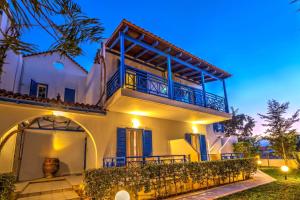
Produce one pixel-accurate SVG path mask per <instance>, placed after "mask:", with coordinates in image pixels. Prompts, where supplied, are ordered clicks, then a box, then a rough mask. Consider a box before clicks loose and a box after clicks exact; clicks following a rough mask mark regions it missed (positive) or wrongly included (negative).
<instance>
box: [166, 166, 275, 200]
mask: <svg viewBox="0 0 300 200" xmlns="http://www.w3.org/2000/svg"><path fill="white" fill-rule="evenodd" d="M275 180H276V179H274V178H272V177H271V176H269V175H267V174H265V173H263V172H262V171H260V170H258V172H257V173H256V174H255V175H254V177H253V179H250V180H246V181H243V182H237V183H232V184H228V185H224V186H220V187H216V188H211V189H208V190H204V191H199V192H194V193H190V194H185V195H181V196H176V197H173V198H170V200H171V199H172V200H175V199H176V200H192V199H193V200H196V199H197V200H212V199H217V198H220V197H224V196H228V195H230V194H234V193H237V192H241V191H243V190H248V189H250V188H254V187H257V186H260V185H264V184H267V183H271V182H273V181H275Z"/></svg>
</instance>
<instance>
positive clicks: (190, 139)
mask: <svg viewBox="0 0 300 200" xmlns="http://www.w3.org/2000/svg"><path fill="white" fill-rule="evenodd" d="M184 138H185V140H186V141H187V142H188V143H189V144H192V136H191V134H190V133H186V134H185V136H184Z"/></svg>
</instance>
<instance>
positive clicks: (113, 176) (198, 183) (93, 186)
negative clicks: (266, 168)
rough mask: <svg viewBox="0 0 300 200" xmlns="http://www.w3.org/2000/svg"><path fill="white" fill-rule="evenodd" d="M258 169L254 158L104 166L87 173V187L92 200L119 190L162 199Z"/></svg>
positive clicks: (133, 195) (245, 176)
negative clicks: (138, 165)
mask: <svg viewBox="0 0 300 200" xmlns="http://www.w3.org/2000/svg"><path fill="white" fill-rule="evenodd" d="M256 170H257V165H256V161H255V159H254V158H247V159H234V160H220V161H209V162H197V163H174V164H149V165H145V166H144V167H115V168H100V169H93V170H88V171H86V172H85V174H84V190H85V193H86V195H87V196H88V197H89V198H91V199H114V195H115V194H116V192H117V191H119V190H126V191H128V192H129V193H130V196H131V198H132V199H137V198H139V199H144V198H143V196H144V197H145V196H147V199H149V198H152V199H159V198H164V197H167V196H171V195H177V194H180V193H185V192H191V191H194V190H199V189H203V188H209V187H213V186H217V185H221V184H227V183H231V182H235V181H240V180H245V179H249V178H250V177H251V175H252V174H253V173H254V172H255V171H256ZM145 198H146V197H145Z"/></svg>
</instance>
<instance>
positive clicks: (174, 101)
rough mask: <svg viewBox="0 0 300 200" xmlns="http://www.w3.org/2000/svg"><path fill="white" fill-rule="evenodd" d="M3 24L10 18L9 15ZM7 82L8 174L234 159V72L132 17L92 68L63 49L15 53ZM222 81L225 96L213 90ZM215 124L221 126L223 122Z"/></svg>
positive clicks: (2, 144)
mask: <svg viewBox="0 0 300 200" xmlns="http://www.w3.org/2000/svg"><path fill="white" fill-rule="evenodd" d="M0 22H1V28H2V29H5V27H6V26H7V19H6V17H5V16H4V15H2V16H1V20H0ZM3 71H4V72H3V73H2V75H1V82H0V121H1V123H0V173H1V172H10V171H12V172H14V173H15V174H16V175H17V177H18V180H32V179H36V178H41V177H43V170H42V165H43V162H44V159H45V158H48V157H50V158H51V157H55V158H59V160H60V163H61V164H60V170H59V172H58V174H59V175H67V174H74V173H81V172H82V170H84V169H89V168H95V167H111V166H124V165H130V164H132V163H133V161H134V163H139V162H140V161H141V162H147V161H150V160H151V161H154V162H189V161H207V160H213V159H221V157H222V158H223V159H225V158H232V157H235V156H236V155H234V154H230V156H229V157H228V156H227V155H225V154H228V153H232V143H233V142H234V141H235V139H234V138H231V137H230V138H226V137H224V135H223V134H222V126H220V125H219V124H218V122H221V121H224V120H228V119H230V117H231V115H230V114H229V113H228V102H227V93H226V86H225V79H226V78H228V77H230V74H229V73H227V72H225V71H224V70H222V69H219V68H217V67H215V66H214V65H212V64H210V63H208V62H206V61H204V60H202V59H200V58H198V57H197V56H195V55H192V54H190V53H188V52H187V51H185V50H183V49H181V48H179V47H176V46H175V45H173V44H171V43H169V42H167V41H165V40H164V39H162V38H160V37H158V36H156V35H154V34H152V33H150V32H148V31H146V30H144V29H142V28H141V27H138V26H136V25H134V24H132V23H130V22H128V21H126V20H123V21H122V22H121V23H120V25H119V26H118V27H117V28H116V30H115V31H114V32H113V34H112V35H111V37H110V38H108V40H106V41H105V42H103V44H102V48H101V50H100V51H99V53H98V54H97V55H96V59H95V64H94V66H93V67H92V69H91V70H90V71H89V72H87V71H86V70H85V69H84V67H82V66H80V65H79V64H78V63H77V62H76V61H74V60H73V59H72V58H71V57H69V56H61V55H60V53H59V52H40V53H35V54H31V55H15V54H14V53H12V52H8V55H7V62H6V64H5V65H4V66H3ZM210 84H219V86H220V88H221V90H220V91H221V92H222V96H220V95H216V94H214V93H213V92H208V91H207V89H208V88H209V85H210ZM213 124H214V125H213Z"/></svg>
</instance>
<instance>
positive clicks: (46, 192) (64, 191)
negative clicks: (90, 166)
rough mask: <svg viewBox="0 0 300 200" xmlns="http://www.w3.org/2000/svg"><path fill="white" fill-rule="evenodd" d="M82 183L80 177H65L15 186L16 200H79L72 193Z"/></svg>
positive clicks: (75, 194)
mask: <svg viewBox="0 0 300 200" xmlns="http://www.w3.org/2000/svg"><path fill="white" fill-rule="evenodd" d="M81 181H82V176H67V177H59V178H53V179H40V180H35V181H28V182H22V183H18V184H16V191H15V192H16V193H17V194H18V198H17V199H18V200H44V199H45V200H50V199H55V200H71V199H73V200H74V199H80V198H79V196H78V194H77V193H76V192H75V191H74V189H73V188H74V187H76V186H78V185H79V184H80V183H81Z"/></svg>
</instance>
